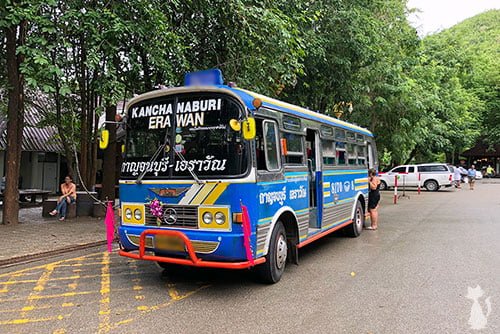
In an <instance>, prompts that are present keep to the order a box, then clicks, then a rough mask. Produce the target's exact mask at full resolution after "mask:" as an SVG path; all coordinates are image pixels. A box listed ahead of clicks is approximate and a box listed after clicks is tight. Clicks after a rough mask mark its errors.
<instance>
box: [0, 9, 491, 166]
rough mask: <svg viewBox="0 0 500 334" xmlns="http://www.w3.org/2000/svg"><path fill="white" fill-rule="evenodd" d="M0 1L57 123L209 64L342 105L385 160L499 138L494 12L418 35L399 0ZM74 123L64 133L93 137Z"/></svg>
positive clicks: (259, 85)
mask: <svg viewBox="0 0 500 334" xmlns="http://www.w3.org/2000/svg"><path fill="white" fill-rule="evenodd" d="M0 12H1V13H2V15H1V16H0V28H2V29H3V27H5V26H6V25H8V24H9V23H10V22H15V21H17V20H19V19H20V18H22V19H26V20H28V22H29V27H30V28H29V32H28V36H27V44H26V46H24V47H23V48H19V50H18V52H20V53H22V54H24V55H25V56H26V61H25V62H24V63H23V64H22V72H23V73H24V75H25V79H26V84H27V86H28V87H29V89H30V90H37V91H42V92H44V93H45V94H49V95H50V96H52V97H53V98H54V100H57V101H59V103H60V105H61V106H62V109H61V112H60V113H59V114H57V115H55V116H50V117H48V118H47V120H46V122H47V124H51V123H52V124H57V125H59V127H60V130H61V131H66V132H67V133H71V134H78V133H80V134H81V132H80V129H82V127H83V129H84V128H85V125H86V124H92V121H90V122H89V119H90V120H92V119H94V117H95V116H96V115H97V116H98V115H99V114H100V113H101V112H102V110H103V108H104V107H105V106H107V105H112V104H115V103H116V102H117V101H119V100H122V99H124V98H126V97H130V96H131V95H133V94H137V93H142V92H145V91H148V90H152V89H154V87H156V86H157V85H159V84H163V85H166V86H174V85H180V84H182V78H183V74H184V73H185V72H187V71H194V70H201V69H207V68H214V67H217V68H221V69H222V70H223V73H224V75H225V79H226V81H235V82H236V83H237V84H238V85H239V86H241V87H244V88H248V89H252V90H256V91H258V92H260V93H263V94H267V95H270V96H273V97H279V98H281V99H283V100H286V101H288V102H291V103H296V104H299V105H302V106H306V107H308V108H310V109H312V110H319V111H320V112H323V113H327V114H328V113H331V111H332V109H333V106H334V104H336V103H338V102H341V101H345V102H352V103H353V105H354V111H353V112H352V113H350V114H346V115H344V116H343V118H345V119H347V120H348V121H352V122H355V123H358V124H360V125H362V126H365V127H368V128H369V129H371V130H372V131H373V132H374V133H375V135H376V139H377V145H378V146H379V151H380V152H383V154H381V156H382V159H381V161H383V162H384V163H386V164H396V163H403V162H407V161H411V160H414V161H425V160H435V159H442V157H443V156H446V159H448V160H450V158H452V157H453V156H457V155H458V154H459V153H460V152H461V151H463V150H464V149H466V148H468V147H469V146H471V145H472V144H473V143H474V141H475V139H476V138H477V137H478V136H479V135H488V136H489V138H490V140H491V141H492V142H494V141H496V142H498V141H499V140H500V112H499V104H500V102H499V96H498V94H499V89H498V86H499V78H500V74H499V70H498V69H499V68H500V66H499V64H498V54H499V50H498V38H499V33H500V32H499V29H500V28H499V26H498V22H499V19H500V17H499V15H500V14H499V13H500V11H498V10H497V11H489V12H486V13H484V14H481V15H478V16H476V17H474V18H471V19H469V20H466V21H464V22H463V23H461V24H458V25H457V26H455V27H453V28H451V29H448V30H446V31H443V32H441V33H439V34H436V35H432V36H429V37H427V38H425V39H424V40H420V39H419V38H418V36H417V34H416V31H415V29H413V28H412V27H411V26H410V25H409V23H408V21H407V19H406V15H407V13H408V9H407V8H406V1H405V0H375V1H369V0H358V1H345V0H332V1H305V0H298V1H288V0H279V1H268V0H196V1H194V0H183V1H181V0H174V1H162V0H123V1H116V0H111V1H94V0H67V1H56V0H52V1H43V2H42V1H36V0H25V1H19V2H13V1H7V2H6V6H4V8H3V9H2V10H0ZM0 31H1V32H0V34H2V35H1V36H0V37H1V38H0V65H1V66H2V69H5V64H4V57H2V56H3V55H4V53H5V45H4V40H5V38H4V35H3V30H0ZM5 76H6V73H5V70H3V71H0V85H1V87H5ZM61 113H62V114H61ZM75 115H77V116H75ZM70 127H71V128H70ZM88 131H89V133H88V138H87V137H82V138H80V137H79V136H76V135H75V136H74V137H73V136H71V138H73V139H71V138H69V139H67V140H69V141H71V140H73V141H74V142H75V143H76V144H77V145H79V144H81V143H82V141H83V142H84V143H85V142H86V141H87V140H92V139H93V138H95V133H93V129H88ZM83 132H85V131H83ZM81 135H82V136H83V134H81Z"/></svg>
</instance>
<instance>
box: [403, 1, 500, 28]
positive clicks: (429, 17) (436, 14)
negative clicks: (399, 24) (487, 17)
mask: <svg viewBox="0 0 500 334" xmlns="http://www.w3.org/2000/svg"><path fill="white" fill-rule="evenodd" d="M408 8H418V9H420V10H421V12H419V13H415V14H412V15H410V16H409V18H408V19H409V21H410V23H411V24H412V25H413V26H414V27H415V28H416V29H417V31H418V33H419V35H420V36H425V35H428V34H431V33H434V32H437V31H440V30H443V29H446V28H449V27H451V26H453V25H455V24H457V23H458V22H461V21H463V20H465V19H466V18H469V17H472V16H474V15H476V14H479V13H482V12H484V11H487V10H488V9H500V0H409V1H408Z"/></svg>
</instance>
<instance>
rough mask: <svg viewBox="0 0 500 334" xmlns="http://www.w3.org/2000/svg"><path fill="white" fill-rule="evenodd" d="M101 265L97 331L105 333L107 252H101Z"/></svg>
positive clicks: (107, 273)
mask: <svg viewBox="0 0 500 334" xmlns="http://www.w3.org/2000/svg"><path fill="white" fill-rule="evenodd" d="M102 262H103V263H104V265H103V266H102V267H101V291H100V292H101V302H100V303H99V333H107V332H109V330H110V323H109V313H110V310H111V309H110V306H109V304H110V303H109V301H110V299H109V298H110V294H109V292H110V287H111V281H110V277H109V253H108V252H103V256H102Z"/></svg>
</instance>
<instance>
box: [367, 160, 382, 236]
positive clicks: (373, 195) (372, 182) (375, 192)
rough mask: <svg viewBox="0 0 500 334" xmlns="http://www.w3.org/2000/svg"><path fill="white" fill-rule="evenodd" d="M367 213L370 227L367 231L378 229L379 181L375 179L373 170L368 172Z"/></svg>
mask: <svg viewBox="0 0 500 334" xmlns="http://www.w3.org/2000/svg"><path fill="white" fill-rule="evenodd" d="M368 185H369V187H370V192H369V193H368V212H370V221H371V226H369V227H367V228H366V229H367V230H376V229H377V228H378V211H377V209H378V202H379V201H380V190H379V189H380V179H379V178H378V177H377V171H376V170H375V169H373V168H370V169H369V170H368Z"/></svg>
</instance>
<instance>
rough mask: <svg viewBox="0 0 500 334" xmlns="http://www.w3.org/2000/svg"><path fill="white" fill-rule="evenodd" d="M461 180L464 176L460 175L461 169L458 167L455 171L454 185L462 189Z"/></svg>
mask: <svg viewBox="0 0 500 334" xmlns="http://www.w3.org/2000/svg"><path fill="white" fill-rule="evenodd" d="M461 179H462V174H461V173H460V169H459V168H458V166H457V167H455V168H454V169H453V183H455V188H458V189H462V187H461V185H460V181H461Z"/></svg>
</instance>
